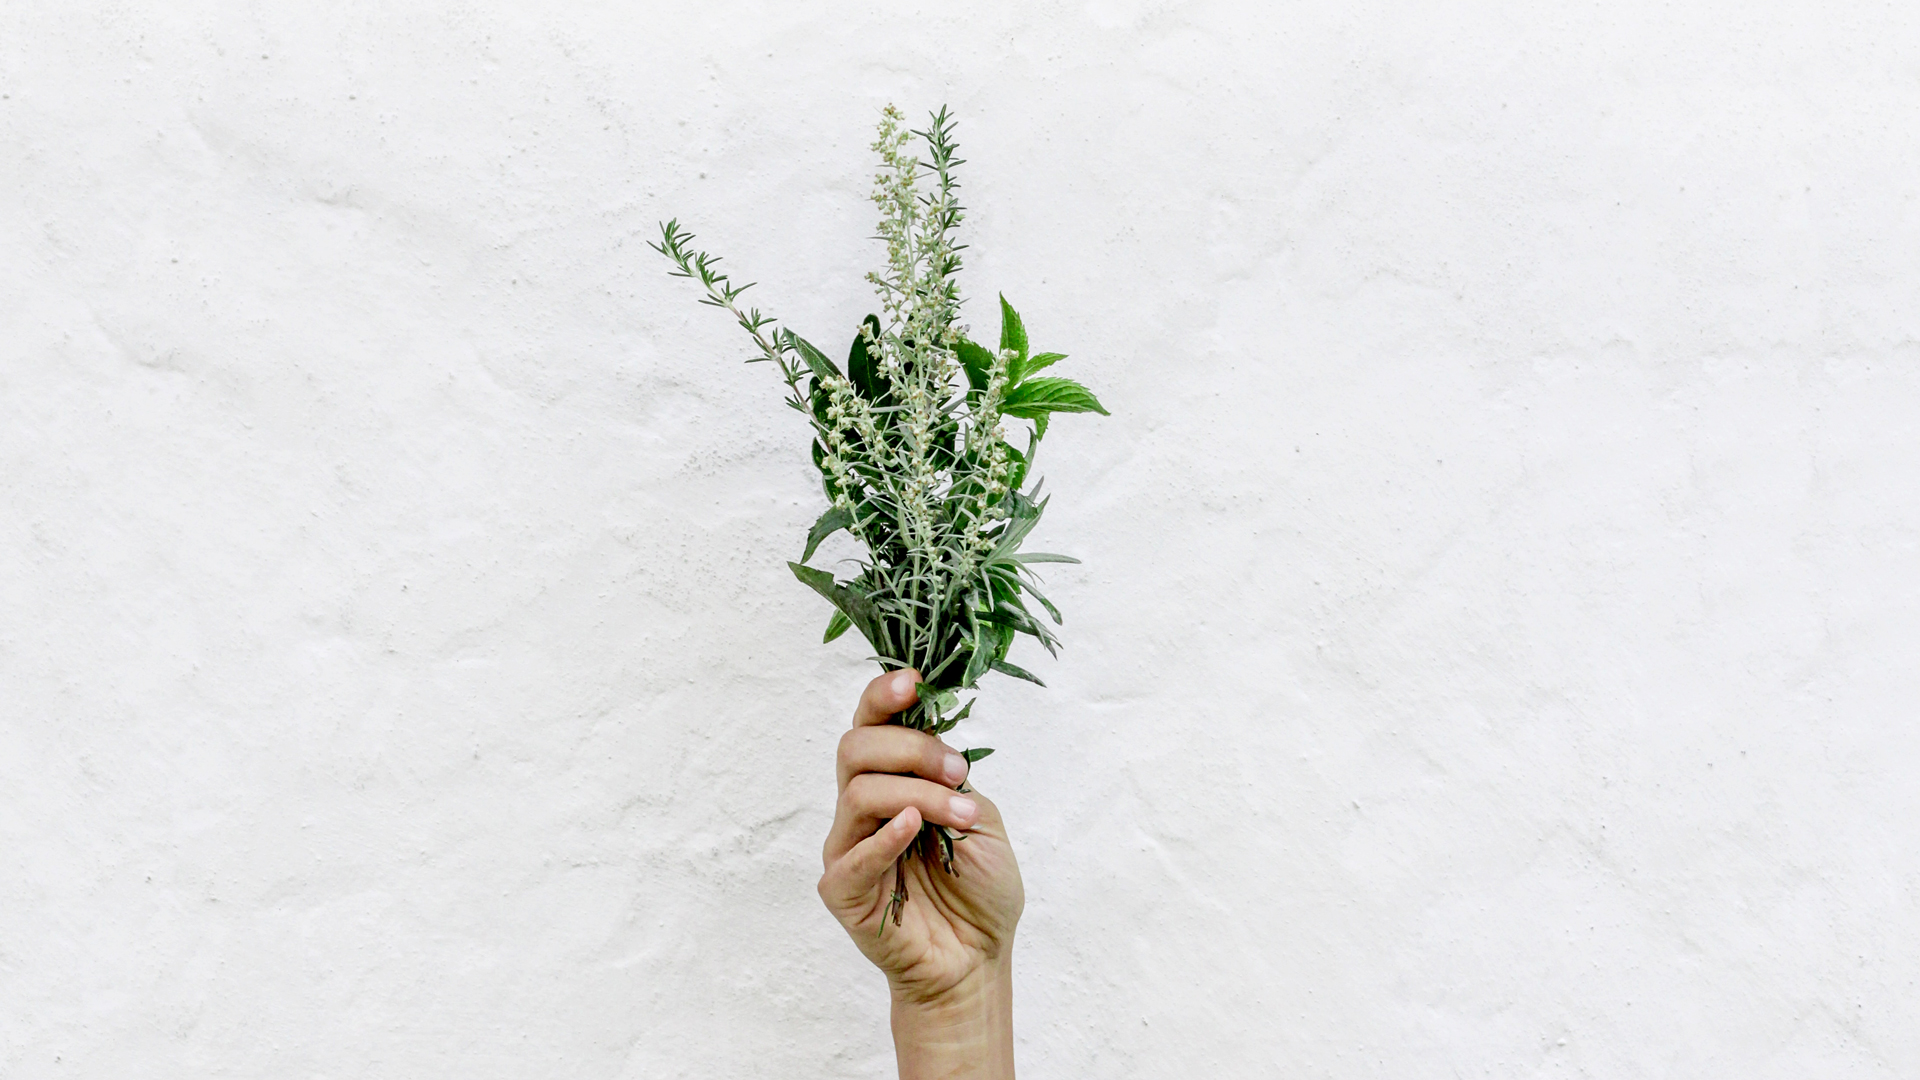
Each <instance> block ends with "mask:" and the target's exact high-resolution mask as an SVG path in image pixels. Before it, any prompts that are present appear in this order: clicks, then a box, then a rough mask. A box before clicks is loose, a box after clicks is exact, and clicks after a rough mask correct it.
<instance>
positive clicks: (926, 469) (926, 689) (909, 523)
mask: <svg viewBox="0 0 1920 1080" xmlns="http://www.w3.org/2000/svg"><path fill="white" fill-rule="evenodd" d="M916 139H917V140H918V143H919V144H921V145H920V146H916ZM921 148H924V151H925V158H924V159H922V158H921V156H920V154H919V152H918V151H919V149H921ZM873 149H874V150H875V151H876V152H877V153H878V154H879V156H880V162H881V167H880V171H879V173H878V174H877V176H876V177H875V182H874V193H873V201H874V202H875V203H877V204H878V205H879V207H880V235H879V237H878V239H880V240H882V241H884V242H885V243H886V245H887V264H886V268H885V269H884V270H882V271H879V272H877V273H870V274H868V275H867V280H868V281H870V282H871V283H872V284H873V286H874V288H875V291H876V292H878V294H879V298H880V313H879V314H877V315H868V316H867V317H866V319H865V320H864V321H863V322H862V323H861V325H860V327H859V330H858V331H857V332H856V333H855V334H854V336H853V345H852V348H851V349H850V350H849V351H848V354H847V360H846V365H845V367H844V368H842V367H840V366H838V365H836V364H835V363H834V362H833V361H832V360H831V359H829V358H828V357H827V355H826V354H825V353H823V352H821V351H820V350H819V349H817V348H815V347H814V346H813V345H812V344H810V343H809V342H808V341H807V340H806V339H805V338H802V337H800V336H799V335H798V334H795V333H794V332H793V331H792V330H788V329H776V328H775V323H774V320H773V319H771V318H769V317H768V316H765V315H763V314H761V312H760V310H759V309H758V308H750V309H746V310H742V308H741V306H740V303H739V299H740V295H741V294H742V293H744V292H745V291H746V290H747V289H748V288H749V287H750V286H749V285H735V284H733V283H732V282H731V281H730V280H729V279H728V277H727V275H726V274H723V273H720V272H718V271H717V270H716V269H715V265H716V264H717V263H718V262H719V261H720V260H719V259H717V258H714V257H713V256H711V255H708V254H707V253H706V252H703V251H695V250H693V249H692V248H690V247H689V246H688V244H689V242H690V241H691V240H692V239H693V237H692V235H691V234H689V233H687V232H684V231H682V230H681V228H680V226H679V224H678V222H676V221H669V222H667V223H665V224H664V225H663V226H662V227H661V232H662V237H661V242H660V243H658V244H654V245H652V246H653V247H654V248H655V249H656V250H658V251H660V252H661V253H662V254H664V255H665V256H666V257H667V258H669V259H671V260H672V261H673V263H674V266H675V270H674V271H673V272H674V274H675V275H677V276H681V277H690V278H697V279H699V281H700V283H701V284H702V285H703V286H705V288H706V294H707V295H706V296H705V298H704V299H703V300H702V303H706V304H712V305H714V306H715V307H720V308H724V309H726V310H727V311H728V312H729V313H730V314H732V315H733V317H734V318H735V319H736V320H738V322H739V324H740V326H741V327H742V328H743V329H744V330H746V332H747V333H748V334H749V335H751V336H752V338H753V343H754V345H755V347H756V349H757V350H758V351H757V353H756V354H755V355H754V356H752V357H751V358H750V359H749V361H748V362H749V363H755V362H764V363H771V364H773V365H774V367H775V368H776V369H777V370H778V371H779V373H780V377H781V378H782V380H784V381H785V382H786V385H787V391H788V396H787V404H788V405H789V406H791V407H792V408H794V409H795V410H797V411H798V412H799V413H800V414H801V415H803V416H805V417H806V418H807V421H808V423H809V424H810V425H811V426H812V428H813V463H814V465H815V466H816V467H817V468H818V469H819V470H820V477H821V482H822V484H823V486H824V487H825V489H826V496H827V501H828V503H829V505H828V507H827V509H826V512H825V513H823V514H821V515H820V519H819V520H818V521H817V522H815V524H814V526H813V528H812V529H811V530H809V531H808V533H807V540H806V547H805V550H804V551H803V552H802V553H801V556H800V561H798V562H793V563H789V564H788V565H789V566H791V567H792V568H793V573H794V576H796V577H798V578H799V579H800V580H801V582H803V583H804V584H806V585H807V586H808V587H809V588H811V589H813V590H814V591H815V592H817V593H819V594H820V595H821V596H823V597H825V598H826V599H827V600H828V601H830V602H831V603H832V604H833V606H834V613H833V616H832V619H831V620H830V621H829V622H828V624H827V630H826V637H825V640H827V641H832V640H834V639H835V638H837V637H839V636H840V635H841V634H843V633H845V632H846V631H847V630H848V628H853V629H856V630H859V631H860V633H861V635H862V636H863V637H865V638H866V639H867V643H868V644H869V645H871V646H872V648H873V651H874V654H875V655H874V657H873V659H875V660H877V661H879V663H880V664H881V665H882V666H883V667H884V668H888V669H893V668H907V667H911V668H915V669H917V670H918V671H919V672H920V673H921V676H922V679H923V680H924V681H923V682H921V683H920V686H919V700H918V702H917V703H916V704H914V705H913V706H912V707H911V708H910V709H908V710H907V711H906V712H904V713H902V714H901V716H900V717H899V722H900V723H902V724H906V725H908V726H910V727H914V728H918V729H920V730H922V731H928V732H932V733H933V734H936V735H940V734H944V733H945V732H947V731H949V730H951V729H952V728H953V726H954V725H956V724H958V723H959V722H960V721H961V720H963V719H965V718H966V716H967V714H968V712H969V711H971V709H972V708H973V704H974V703H973V701H971V700H969V701H968V702H966V703H965V704H961V702H960V692H961V691H965V690H973V689H975V688H976V687H977V684H978V682H979V679H980V678H981V676H983V675H985V674H987V673H988V672H994V671H997V672H1000V673H1001V674H1004V675H1011V676H1013V677H1015V678H1020V679H1026V680H1028V681H1030V682H1034V683H1039V682H1040V680H1039V679H1037V678H1035V677H1034V676H1033V675H1032V674H1031V673H1029V672H1027V671H1026V670H1025V669H1023V668H1020V667H1017V666H1015V665H1014V664H1012V663H1010V662H1008V660H1007V649H1008V647H1009V646H1011V645H1012V644H1013V640H1014V638H1015V637H1016V636H1017V635H1020V634H1025V635H1028V636H1029V637H1032V638H1033V639H1035V640H1036V641H1038V642H1039V643H1040V644H1041V645H1042V646H1043V647H1045V648H1046V650H1047V651H1048V652H1049V653H1050V654H1051V653H1053V652H1054V651H1055V649H1056V648H1057V646H1058V639H1056V638H1055V637H1054V635H1053V633H1052V631H1051V630H1049V629H1048V627H1047V625H1046V623H1045V622H1043V621H1042V620H1041V619H1039V618H1038V617H1036V616H1035V615H1034V613H1033V611H1032V610H1031V609H1030V608H1029V607H1028V606H1027V601H1028V599H1029V598H1031V599H1032V600H1035V601H1037V602H1038V603H1039V604H1040V606H1041V607H1042V608H1043V609H1045V611H1046V613H1047V615H1048V616H1049V617H1051V619H1052V620H1053V622H1054V623H1055V624H1058V623H1059V622H1060V621H1061V619H1060V612H1059V610H1058V609H1057V608H1055V607H1054V605H1053V604H1052V603H1050V602H1049V601H1048V600H1047V598H1046V596H1045V594H1043V593H1042V592H1041V591H1040V589H1039V587H1038V583H1037V581H1036V579H1035V575H1034V572H1033V569H1032V568H1033V564H1035V563H1047V562H1076V561H1078V560H1075V559H1071V558H1068V557H1067V556H1065V555H1049V554H1043V553H1038V552H1023V551H1021V550H1020V546H1021V544H1022V543H1024V542H1025V541H1026V539H1027V535H1028V534H1029V533H1031V532H1032V531H1033V528H1034V526H1035V525H1036V524H1037V523H1038V522H1039V521H1040V515H1041V513H1042V512H1043V511H1044V510H1045V509H1046V505H1047V500H1046V499H1043V498H1041V497H1040V493H1039V485H1038V484H1037V483H1036V484H1035V485H1033V487H1032V488H1030V489H1029V488H1027V480H1028V477H1029V475H1030V473H1031V470H1032V466H1033V461H1034V456H1035V453H1036V452H1037V451H1038V449H1039V446H1040V441H1041V439H1042V438H1044V437H1045V435H1046V433H1047V421H1048V419H1049V417H1051V416H1052V415H1053V414H1054V413H1069V412H1097V413H1100V414H1102V415H1105V414H1106V411H1107V410H1106V409H1104V408H1102V407H1101V405H1100V402H1099V400H1098V399H1097V398H1095V397H1094V395H1093V393H1092V392H1091V391H1089V390H1088V389H1087V388H1086V387H1084V386H1082V385H1080V384H1079V383H1077V382H1074V381H1073V380H1072V379H1066V378H1061V377H1059V376H1058V375H1053V374H1041V373H1042V372H1044V371H1046V370H1047V369H1049V368H1051V367H1053V365H1055V364H1057V363H1058V362H1060V361H1061V360H1064V359H1065V356H1063V355H1062V354H1060V353H1052V352H1033V351H1031V349H1030V348H1029V346H1028V343H1027V331H1026V328H1025V327H1024V326H1023V325H1022V324H1021V321H1020V316H1019V315H1018V314H1017V313H1015V311H1014V310H1013V307H1012V305H1010V304H1008V303H1007V301H1006V297H1004V296H1002V297H1001V298H1000V344H999V348H997V349H990V348H987V347H986V346H984V345H979V344H976V343H975V342H973V341H971V340H969V339H968V337H967V336H966V328H965V327H964V326H962V325H960V323H959V318H960V305H961V297H960V287H959V284H958V282H957V281H956V280H955V275H956V274H957V273H958V271H959V270H960V251H961V250H962V248H963V247H964V246H965V245H963V244H960V243H957V242H956V240H955V237H954V230H955V228H956V227H957V226H958V225H959V224H960V222H961V219H962V208H961V206H960V204H959V203H958V202H957V201H956V193H957V191H958V188H959V184H958V183H957V182H956V181H955V179H954V169H955V168H956V167H957V166H959V165H960V164H962V162H961V161H960V159H958V158H957V157H955V156H954V155H955V150H956V145H955V143H954V141H953V121H952V119H951V118H950V117H949V116H948V115H947V111H946V110H945V109H944V108H943V109H941V110H940V112H939V113H937V114H935V115H934V116H933V117H932V122H931V124H929V126H928V127H927V129H926V130H925V131H910V130H908V129H907V128H905V127H904V126H903V123H902V117H901V115H900V113H899V112H898V111H896V110H895V109H893V108H892V107H888V108H887V109H886V110H885V112H884V113H883V115H882V117H881V120H880V128H879V137H878V138H877V139H876V140H875V141H874V144H873ZM1016 419H1017V420H1025V421H1029V422H1030V425H1031V426H1030V427H1028V428H1027V429H1026V430H1025V432H1024V434H1025V436H1026V439H1025V446H1019V445H1016V444H1015V443H1014V442H1012V441H1009V439H1008V438H1007V422H1008V421H1009V420H1016ZM842 529H845V530H846V531H847V532H849V533H851V534H852V536H853V537H854V539H855V540H857V541H859V543H860V544H861V545H862V546H863V547H864V548H865V549H866V558H865V559H864V560H861V561H859V562H858V564H857V565H858V569H859V572H858V573H856V574H854V575H853V576H852V577H851V578H850V579H847V580H836V579H835V577H834V575H833V574H831V573H829V572H828V571H826V570H821V569H817V568H815V567H812V566H808V565H807V562H808V560H810V559H811V558H813V555H814V551H815V549H817V548H818V547H819V545H820V542H821V541H822V540H823V539H825V538H826V537H828V536H830V535H832V534H833V533H835V532H838V531H840V530H842ZM1042 685H1044V684H1042ZM990 753H992V750H990V749H985V748H976V749H973V750H969V751H966V757H967V760H968V761H977V760H979V759H980V758H982V757H985V756H986V755H987V754H990ZM964 836H965V834H963V833H955V832H952V831H950V830H948V829H945V828H942V827H939V826H935V825H931V824H928V825H925V826H923V828H922V831H921V836H920V838H919V841H918V842H917V843H916V846H917V848H918V849H919V850H920V852H921V854H922V856H923V857H925V858H928V859H937V860H938V861H939V862H940V864H941V865H942V866H944V867H945V868H946V869H947V870H948V871H949V872H951V871H952V869H953V842H954V841H955V840H959V839H964ZM900 880H902V881H904V877H902V878H901V879H900ZM904 900H905V896H904V895H903V894H902V893H900V892H898V891H896V893H895V896H894V899H893V907H894V911H893V914H894V917H895V921H898V918H899V905H900V904H901V903H903V902H904ZM883 925H884V924H883Z"/></svg>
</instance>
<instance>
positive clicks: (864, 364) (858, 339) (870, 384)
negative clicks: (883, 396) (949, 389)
mask: <svg viewBox="0 0 1920 1080" xmlns="http://www.w3.org/2000/svg"><path fill="white" fill-rule="evenodd" d="M863 325H865V326H866V327H868V328H869V329H871V330H872V331H873V339H874V341H876V342H877V341H879V340H880V320H879V318H878V317H876V316H873V315H869V316H867V317H866V319H865V320H863ZM877 359H878V358H877V357H875V356H874V355H873V353H872V352H871V351H870V350H869V349H868V348H867V335H866V331H864V330H856V331H854V334H853V348H852V349H851V350H849V351H848V353H847V378H848V379H849V380H851V381H852V382H853V388H854V389H855V390H858V391H860V396H861V397H863V398H866V399H867V400H868V401H873V400H875V399H877V398H878V397H879V396H880V373H879V369H878V364H877ZM802 561H804V560H802Z"/></svg>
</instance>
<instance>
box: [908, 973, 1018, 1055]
mask: <svg viewBox="0 0 1920 1080" xmlns="http://www.w3.org/2000/svg"><path fill="white" fill-rule="evenodd" d="M893 1052H894V1057H895V1060H896V1061H897V1062H898V1063H899V1067H900V1080H1013V958H1012V954H1011V950H1008V951H1006V952H1002V953H1001V954H1000V956H999V957H997V958H996V959H994V960H993V961H990V962H989V963H988V964H987V965H986V966H984V967H982V968H979V969H977V970H976V971H975V972H974V973H973V974H972V975H970V976H968V978H967V979H966V980H965V981H963V982H962V983H961V984H960V985H959V986H956V987H954V988H953V989H952V990H950V991H947V992H946V993H944V994H941V995H940V996H939V997H937V998H934V999H932V1000H918V999H916V998H914V997H913V996H912V995H909V994H904V993H902V992H900V991H899V990H898V989H896V990H895V992H894V995H893Z"/></svg>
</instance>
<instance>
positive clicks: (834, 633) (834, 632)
mask: <svg viewBox="0 0 1920 1080" xmlns="http://www.w3.org/2000/svg"><path fill="white" fill-rule="evenodd" d="M852 625H853V620H852V619H849V618H847V613H846V612H844V611H841V610H840V609H839V608H835V609H833V618H831V619H828V620H827V635H826V636H825V637H823V638H821V639H820V644H822V645H825V644H826V643H827V642H829V641H832V640H833V639H834V638H837V637H839V636H840V635H841V634H844V633H846V632H847V628H848V627H850V626H852Z"/></svg>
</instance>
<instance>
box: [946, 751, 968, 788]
mask: <svg viewBox="0 0 1920 1080" xmlns="http://www.w3.org/2000/svg"><path fill="white" fill-rule="evenodd" d="M941 769H942V770H943V771H944V772H945V773H946V774H947V783H949V784H958V783H959V782H960V781H962V780H965V779H966V778H967V759H966V758H963V757H961V756H960V755H959V754H948V755H947V760H946V761H945V762H944V763H942V765H941Z"/></svg>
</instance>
